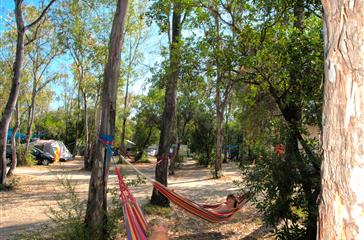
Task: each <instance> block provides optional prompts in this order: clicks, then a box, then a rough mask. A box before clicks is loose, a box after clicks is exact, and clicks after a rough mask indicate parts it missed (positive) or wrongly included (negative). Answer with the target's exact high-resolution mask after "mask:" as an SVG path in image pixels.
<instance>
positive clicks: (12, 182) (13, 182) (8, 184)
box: [0, 176, 19, 191]
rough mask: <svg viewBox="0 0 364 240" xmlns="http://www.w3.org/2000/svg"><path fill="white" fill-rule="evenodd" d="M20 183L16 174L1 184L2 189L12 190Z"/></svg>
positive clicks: (0, 188)
mask: <svg viewBox="0 0 364 240" xmlns="http://www.w3.org/2000/svg"><path fill="white" fill-rule="evenodd" d="M18 183H19V178H17V177H14V176H12V177H8V178H6V180H5V183H4V184H0V191H11V190H13V189H14V188H15V187H16V186H17V185H18Z"/></svg>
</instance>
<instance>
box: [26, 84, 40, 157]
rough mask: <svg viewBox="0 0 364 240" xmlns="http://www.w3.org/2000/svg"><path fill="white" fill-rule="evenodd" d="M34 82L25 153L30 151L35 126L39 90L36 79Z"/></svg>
mask: <svg viewBox="0 0 364 240" xmlns="http://www.w3.org/2000/svg"><path fill="white" fill-rule="evenodd" d="M33 84H34V86H33V92H32V99H31V103H30V109H29V114H28V126H27V136H26V141H25V154H27V153H28V151H29V142H30V138H31V136H32V127H33V122H34V110H35V97H36V95H37V90H36V89H37V86H36V81H35V80H34V82H33Z"/></svg>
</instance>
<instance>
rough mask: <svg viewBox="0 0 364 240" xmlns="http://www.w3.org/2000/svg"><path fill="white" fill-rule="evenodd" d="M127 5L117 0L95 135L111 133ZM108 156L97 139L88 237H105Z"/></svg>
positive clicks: (126, 2) (126, 0)
mask: <svg viewBox="0 0 364 240" xmlns="http://www.w3.org/2000/svg"><path fill="white" fill-rule="evenodd" d="M127 8H128V0H118V2H117V7H116V11H115V15H114V20H113V24H112V29H111V33H110V42H109V53H108V60H107V63H106V66H105V71H104V83H103V91H102V99H101V105H100V111H101V124H100V131H99V134H103V135H111V136H113V134H114V133H115V114H116V97H117V87H118V80H119V76H120V58H121V56H120V54H121V48H122V44H123V40H124V23H125V16H126V12H127ZM109 166H110V159H106V156H105V146H104V144H103V143H101V142H100V141H98V143H97V146H96V160H95V162H94V164H93V167H92V172H91V179H90V185H89V193H88V201H87V209H86V219H85V223H86V227H87V228H88V229H89V230H90V234H91V235H90V236H92V239H100V240H101V239H106V238H107V235H108V233H107V229H106V224H107V215H106V213H107V195H106V190H107V180H108V175H109Z"/></svg>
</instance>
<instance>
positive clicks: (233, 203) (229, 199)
mask: <svg viewBox="0 0 364 240" xmlns="http://www.w3.org/2000/svg"><path fill="white" fill-rule="evenodd" d="M226 204H227V205H228V206H229V207H231V208H236V206H237V205H238V199H236V197H235V195H234V194H229V195H227V197H226Z"/></svg>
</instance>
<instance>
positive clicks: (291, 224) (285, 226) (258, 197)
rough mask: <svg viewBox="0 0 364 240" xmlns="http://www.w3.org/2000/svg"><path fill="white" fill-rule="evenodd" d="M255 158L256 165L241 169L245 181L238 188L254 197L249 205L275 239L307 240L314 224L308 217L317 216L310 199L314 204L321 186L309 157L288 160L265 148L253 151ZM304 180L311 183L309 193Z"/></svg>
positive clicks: (300, 154) (315, 208) (315, 206)
mask: <svg viewBox="0 0 364 240" xmlns="http://www.w3.org/2000/svg"><path fill="white" fill-rule="evenodd" d="M254 156H255V158H254V160H255V165H249V164H247V165H245V166H244V167H243V169H242V171H243V174H244V175H245V180H244V181H243V182H241V183H240V184H241V185H242V186H241V187H243V188H245V189H248V191H250V192H251V193H253V195H254V197H253V199H252V201H253V202H254V203H255V204H256V206H257V209H258V210H259V211H261V212H262V213H263V215H264V220H265V221H266V222H267V223H269V224H271V225H273V226H275V231H276V237H277V238H278V239H306V230H307V227H308V226H309V225H310V224H316V222H312V218H309V216H310V215H311V216H312V215H313V216H315V215H317V212H318V208H317V205H315V204H313V203H312V198H314V199H315V200H316V198H315V196H316V197H317V193H318V190H317V189H319V185H320V181H319V176H317V175H315V169H314V167H313V166H312V165H310V160H309V158H308V156H307V155H305V154H304V152H300V153H299V155H298V156H297V159H289V156H288V155H287V154H285V155H283V156H277V155H276V154H275V153H274V152H273V151H272V150H271V149H267V148H266V146H260V147H259V148H255V152H254ZM298 161H303V162H305V164H307V165H306V166H308V170H307V172H309V174H310V175H309V176H305V175H304V173H302V171H300V168H299V167H297V162H298ZM303 178H309V179H310V180H309V181H310V186H309V187H310V189H309V190H307V189H305V184H306V185H307V182H306V181H307V179H306V180H305V179H303ZM307 192H309V193H307ZM309 194H311V195H312V196H310V195H309Z"/></svg>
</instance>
